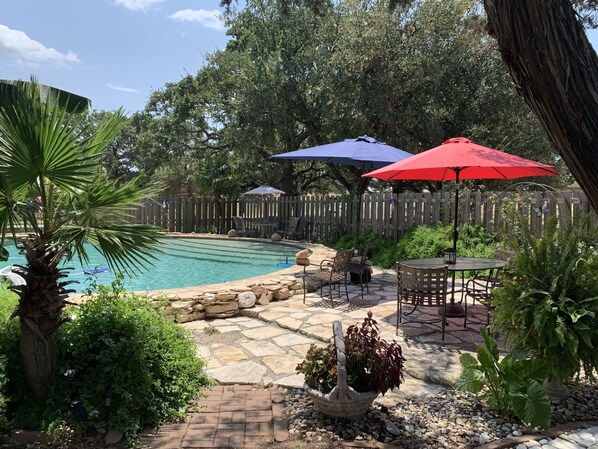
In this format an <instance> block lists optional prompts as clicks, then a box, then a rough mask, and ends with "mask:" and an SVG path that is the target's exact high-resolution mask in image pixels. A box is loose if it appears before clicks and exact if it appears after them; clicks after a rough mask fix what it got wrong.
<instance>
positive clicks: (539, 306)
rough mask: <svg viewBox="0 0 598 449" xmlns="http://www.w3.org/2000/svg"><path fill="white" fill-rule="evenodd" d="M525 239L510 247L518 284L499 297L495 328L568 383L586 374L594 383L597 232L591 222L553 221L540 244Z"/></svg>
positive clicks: (525, 235)
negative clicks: (559, 225)
mask: <svg viewBox="0 0 598 449" xmlns="http://www.w3.org/2000/svg"><path fill="white" fill-rule="evenodd" d="M520 227H521V230H522V232H521V233H520V235H521V237H520V239H513V240H511V241H510V242H509V244H510V246H511V248H512V249H513V250H514V251H515V252H516V257H515V258H514V260H513V261H512V262H511V264H510V266H509V271H510V272H512V273H513V274H514V277H513V278H508V279H505V281H504V286H503V287H502V288H500V289H498V290H497V291H496V293H495V295H494V296H495V298H494V300H493V305H494V306H495V307H496V312H495V315H494V318H493V327H494V328H496V329H498V330H499V331H500V332H502V333H504V334H505V335H507V336H508V337H510V338H511V339H512V341H513V342H514V343H515V344H516V345H519V346H521V347H522V348H525V349H526V350H529V351H531V352H532V353H533V354H534V356H536V357H541V358H544V359H546V360H547V361H548V362H549V364H550V369H551V372H552V373H553V374H554V375H556V376H558V377H559V378H560V379H562V380H563V381H566V380H568V379H571V378H572V377H574V376H575V375H576V374H577V373H579V372H580V371H581V370H582V368H583V370H584V371H585V373H586V375H587V376H589V377H590V378H593V377H594V370H595V369H596V368H598V351H596V347H597V346H598V327H596V325H595V320H596V312H598V276H597V275H596V273H598V253H597V251H596V246H595V245H596V237H597V235H598V229H594V230H592V231H591V232H588V231H587V230H586V229H587V220H580V221H579V222H578V224H572V225H569V226H566V227H564V228H561V229H558V228H557V222H556V218H554V217H553V218H551V219H549V220H548V222H547V224H546V228H545V233H544V235H543V236H542V237H541V238H539V239H536V238H534V237H533V236H532V235H531V233H530V231H529V229H528V228H527V227H525V226H523V225H521V226H520Z"/></svg>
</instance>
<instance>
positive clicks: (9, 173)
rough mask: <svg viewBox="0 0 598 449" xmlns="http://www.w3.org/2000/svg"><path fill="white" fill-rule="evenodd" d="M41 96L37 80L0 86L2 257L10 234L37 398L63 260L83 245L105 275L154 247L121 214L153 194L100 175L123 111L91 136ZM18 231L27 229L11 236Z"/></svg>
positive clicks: (78, 120) (47, 371) (129, 267)
mask: <svg viewBox="0 0 598 449" xmlns="http://www.w3.org/2000/svg"><path fill="white" fill-rule="evenodd" d="M43 91H44V90H43V89H42V88H41V87H40V85H39V84H38V83H37V82H35V80H32V81H31V82H30V83H27V82H17V83H16V84H13V85H9V84H4V83H0V232H1V235H0V259H1V260H6V258H7V257H8V252H7V248H6V245H5V243H6V238H7V235H8V236H11V237H12V240H14V242H15V244H16V247H17V249H18V250H19V251H20V252H21V253H22V254H23V256H24V257H25V260H26V262H25V265H24V266H23V267H21V268H20V270H19V274H20V275H21V276H22V277H23V278H24V279H25V281H26V285H24V286H19V287H15V288H14V289H15V291H16V292H17V293H18V295H19V305H18V308H17V310H16V312H15V314H16V315H18V317H19V318H20V323H21V341H20V350H21V354H22V357H23V365H24V369H25V375H26V378H27V381H28V383H29V386H30V388H31V390H32V392H33V393H34V395H35V396H36V397H38V398H42V397H44V396H45V395H46V393H47V385H48V381H49V380H50V379H51V377H52V376H53V374H54V370H55V362H56V356H55V352H54V349H53V338H54V335H55V334H56V331H57V330H58V328H59V327H60V325H61V324H62V323H63V322H64V321H65V319H64V316H63V315H62V313H61V312H62V311H63V308H64V307H65V305H66V304H67V301H66V299H67V296H68V293H71V292H72V291H73V290H69V289H68V288H67V287H68V285H69V284H70V283H71V281H68V280H66V278H67V275H68V269H67V268H63V264H64V261H70V260H71V259H72V258H73V257H77V258H78V259H79V260H81V261H82V262H83V263H85V262H86V261H87V259H88V255H87V252H86V249H85V246H84V245H83V244H84V242H88V243H90V244H91V245H92V246H93V247H95V248H96V249H97V250H99V251H100V252H101V253H102V254H103V255H104V257H105V258H106V260H107V262H108V264H109V266H110V268H111V269H113V270H115V271H121V272H126V273H132V272H135V271H138V270H139V269H141V268H142V267H143V266H145V265H146V264H147V263H149V262H151V259H152V258H153V257H154V256H153V255H152V252H153V251H155V249H156V245H157V244H158V243H159V242H158V240H157V236H158V235H159V233H158V230H157V229H156V228H153V227H150V226H145V225H133V224H128V223H126V222H125V218H126V213H125V212H124V210H125V209H126V208H127V207H131V206H133V205H135V204H138V203H139V202H140V201H141V200H143V199H145V198H147V197H148V196H151V195H153V194H154V193H155V192H156V190H157V188H156V187H155V186H150V187H144V186H140V185H139V184H138V183H137V182H135V181H131V182H128V183H124V184H119V183H117V182H115V181H110V180H108V178H107V176H106V175H105V174H103V173H102V169H101V165H100V160H101V156H102V150H103V149H104V147H105V146H106V145H107V144H108V143H109V142H110V140H111V139H113V138H114V137H115V136H116V135H117V134H118V133H119V131H120V130H121V129H122V128H123V126H124V125H125V123H126V117H125V116H124V115H123V113H122V111H121V110H119V111H117V112H116V113H115V114H113V115H112V116H110V117H109V118H107V119H106V120H105V121H103V122H102V123H101V124H100V125H99V126H98V127H97V128H96V129H95V130H94V131H93V132H91V131H90V130H89V129H88V126H87V125H85V121H84V115H81V114H74V113H70V112H68V111H67V107H65V106H64V102H61V101H58V100H56V99H53V98H51V97H48V96H45V95H44V94H43V93H42V92H43ZM86 101H87V100H86ZM23 228H24V229H29V230H30V231H29V232H28V234H27V235H26V236H24V237H22V236H21V237H20V238H18V236H17V231H18V230H20V229H23Z"/></svg>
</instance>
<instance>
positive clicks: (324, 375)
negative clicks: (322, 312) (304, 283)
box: [297, 312, 405, 419]
mask: <svg viewBox="0 0 598 449" xmlns="http://www.w3.org/2000/svg"><path fill="white" fill-rule="evenodd" d="M332 327H333V332H334V342H333V343H330V344H329V345H328V346H326V347H324V348H322V347H317V346H315V345H312V346H311V347H310V349H309V351H308V352H307V355H306V357H305V360H304V361H303V362H302V363H300V364H299V365H298V366H297V371H299V372H300V373H303V374H304V375H305V385H304V389H305V391H306V392H307V394H308V395H309V396H310V397H311V399H312V400H313V401H314V403H315V404H316V406H317V407H318V408H319V409H320V411H321V412H322V413H324V414H325V415H327V416H330V417H333V418H345V419H357V418H360V417H362V416H363V415H364V414H365V412H366V411H367V410H368V408H369V407H370V405H371V404H372V402H373V401H374V399H376V397H377V396H378V395H379V394H380V393H382V394H384V393H386V392H387V391H388V390H389V389H391V388H394V387H397V388H398V387H399V386H400V385H401V382H402V380H403V363H404V361H405V359H404V358H403V355H402V350H401V346H400V345H399V344H398V343H396V342H394V341H393V342H392V343H388V342H387V341H385V340H383V339H381V338H380V335H379V332H378V324H377V323H376V321H375V320H374V319H373V318H372V313H371V312H368V315H367V317H366V318H365V319H364V320H363V323H362V324H361V326H358V325H352V326H349V328H348V329H347V334H346V335H345V336H344V338H343V332H342V326H341V322H340V321H335V322H334V323H333V325H332Z"/></svg>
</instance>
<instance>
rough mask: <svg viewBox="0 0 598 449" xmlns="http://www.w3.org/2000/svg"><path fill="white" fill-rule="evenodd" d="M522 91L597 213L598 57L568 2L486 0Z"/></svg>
mask: <svg viewBox="0 0 598 449" xmlns="http://www.w3.org/2000/svg"><path fill="white" fill-rule="evenodd" d="M484 7H485V9H486V14H487V16H488V32H489V34H490V35H491V36H493V37H495V38H496V39H497V42H498V47H499V50H500V53H501V55H502V59H503V61H504V62H505V63H506V65H507V67H508V70H509V72H510V73H511V77H512V78H513V80H514V82H515V85H516V87H517V89H518V91H519V93H520V94H521V95H522V96H523V98H524V99H525V102H526V103H527V104H528V105H529V106H530V108H531V109H532V111H533V112H534V113H535V114H536V115H537V116H538V118H539V119H540V121H541V123H542V124H543V126H544V128H545V130H546V132H547V134H548V136H549V138H550V140H551V141H552V143H553V144H554V146H555V148H556V150H557V151H558V153H559V154H560V156H561V157H562V158H563V160H564V161H565V163H566V164H567V166H568V167H569V169H570V170H571V173H572V174H573V176H574V177H575V179H576V180H577V182H578V183H579V185H580V187H581V188H582V189H583V191H584V192H585V193H586V194H587V195H588V198H589V200H590V202H591V204H592V206H593V207H594V210H596V211H598V177H597V176H596V173H598V127H596V117H598V56H597V55H596V52H595V51H594V49H593V48H592V46H591V45H590V42H589V41H588V38H587V36H586V34H585V32H584V30H583V27H582V25H581V24H580V22H579V21H578V18H577V17H576V15H575V11H574V10H573V7H572V5H571V2H570V1H569V0H542V1H521V0H484Z"/></svg>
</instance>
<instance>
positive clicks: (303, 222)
mask: <svg viewBox="0 0 598 449" xmlns="http://www.w3.org/2000/svg"><path fill="white" fill-rule="evenodd" d="M308 222H309V220H308V219H307V218H305V217H299V220H298V222H297V226H296V227H295V230H294V231H293V234H294V235H295V236H296V237H297V239H301V238H303V234H305V228H306V227H307V223H308Z"/></svg>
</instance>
